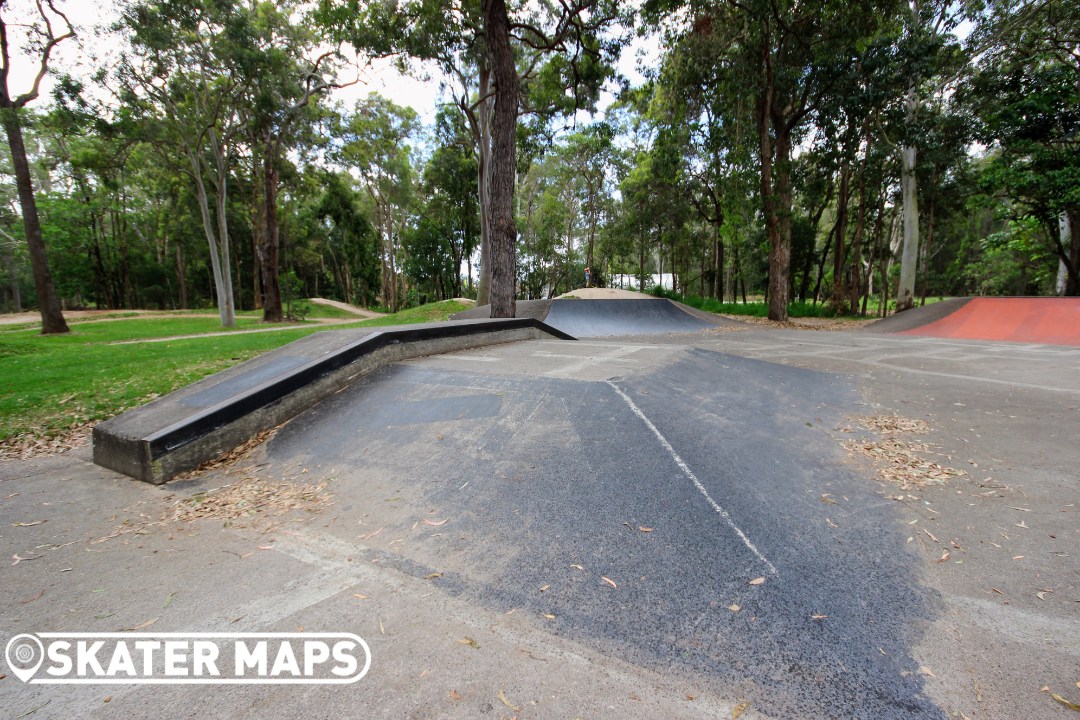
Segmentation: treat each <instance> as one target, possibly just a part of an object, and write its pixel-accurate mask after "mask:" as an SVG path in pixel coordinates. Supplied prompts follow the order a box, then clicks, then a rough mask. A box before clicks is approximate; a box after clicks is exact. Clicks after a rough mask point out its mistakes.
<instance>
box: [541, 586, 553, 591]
mask: <svg viewBox="0 0 1080 720" xmlns="http://www.w3.org/2000/svg"><path fill="white" fill-rule="evenodd" d="M550 587H551V586H550V585H541V586H540V592H547V591H548V588H550Z"/></svg>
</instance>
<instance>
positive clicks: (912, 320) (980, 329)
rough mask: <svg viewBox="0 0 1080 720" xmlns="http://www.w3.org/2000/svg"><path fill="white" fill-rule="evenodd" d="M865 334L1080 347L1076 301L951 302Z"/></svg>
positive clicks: (1008, 299) (909, 312) (889, 320)
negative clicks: (893, 334) (875, 333)
mask: <svg viewBox="0 0 1080 720" xmlns="http://www.w3.org/2000/svg"><path fill="white" fill-rule="evenodd" d="M867 330H868V331H870V332H882V333H895V334H899V335H919V336H922V337H938V338H951V339H957V340H999V341H1005V342H1018V343H1036V344H1041V345H1071V346H1076V347H1080V298H1061V297H997V298H984V297H980V298H954V299H952V300H945V301H943V302H939V303H933V304H931V305H926V306H924V307H921V308H913V309H911V310H907V311H905V312H902V313H899V314H897V315H893V316H891V317H888V318H885V319H884V320H881V321H879V322H876V323H873V324H872V325H870V326H869V327H868V328H867Z"/></svg>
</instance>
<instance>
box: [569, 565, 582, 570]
mask: <svg viewBox="0 0 1080 720" xmlns="http://www.w3.org/2000/svg"><path fill="white" fill-rule="evenodd" d="M570 567H572V568H574V569H575V570H584V569H585V568H583V567H581V566H580V565H571V566H570Z"/></svg>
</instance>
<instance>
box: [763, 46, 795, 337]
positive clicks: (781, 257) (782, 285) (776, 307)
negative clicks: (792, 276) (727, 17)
mask: <svg viewBox="0 0 1080 720" xmlns="http://www.w3.org/2000/svg"><path fill="white" fill-rule="evenodd" d="M765 36H766V38H769V37H771V33H770V32H769V29H768V27H766V28H765ZM761 55H762V72H763V73H764V74H763V77H762V85H761V88H760V90H759V92H758V101H757V108H756V118H755V119H756V121H757V126H758V158H759V160H760V165H761V201H762V205H763V209H764V212H765V236H766V237H767V238H768V242H769V285H768V296H769V298H768V300H769V319H770V320H777V321H780V322H783V321H785V320H787V317H788V270H789V268H790V265H791V233H790V227H791V217H790V206H787V208H788V210H789V212H788V213H787V216H788V217H787V225H788V229H789V232H788V233H787V235H786V242H785V234H784V232H783V227H782V223H781V213H782V212H783V209H784V204H783V200H782V198H781V197H780V196H781V195H782V194H783V193H782V192H781V189H780V187H779V185H780V178H779V175H780V174H786V173H781V172H778V173H777V175H778V177H777V178H775V182H776V185H777V187H774V186H773V185H774V178H773V169H774V164H780V162H781V161H782V160H783V158H785V157H786V156H785V155H784V152H786V151H788V150H789V148H787V147H786V146H787V144H788V143H789V142H790V139H789V138H788V137H787V133H786V132H785V131H784V125H783V123H777V122H775V121H774V119H773V118H774V115H775V114H776V113H774V111H773V94H774V93H775V92H776V86H775V78H774V77H773V67H772V48H771V45H770V43H769V42H764V43H762V46H761ZM770 130H775V132H776V141H775V147H774V142H773V136H772V133H771V132H770ZM781 143H783V144H784V146H785V147H784V148H781ZM782 149H783V150H784V152H782ZM774 153H775V155H774ZM774 158H775V161H776V162H775V163H774ZM788 180H790V178H788ZM788 195H789V197H790V188H788Z"/></svg>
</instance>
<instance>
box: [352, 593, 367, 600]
mask: <svg viewBox="0 0 1080 720" xmlns="http://www.w3.org/2000/svg"><path fill="white" fill-rule="evenodd" d="M353 597H354V598H356V599H357V600H367V599H368V596H367V595H365V594H364V593H353Z"/></svg>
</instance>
